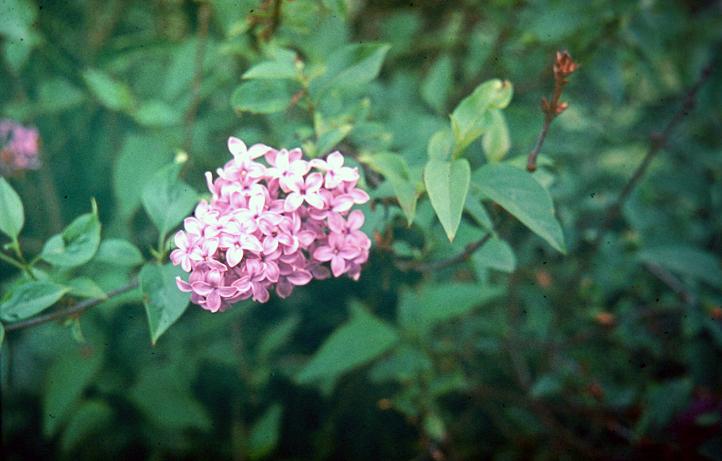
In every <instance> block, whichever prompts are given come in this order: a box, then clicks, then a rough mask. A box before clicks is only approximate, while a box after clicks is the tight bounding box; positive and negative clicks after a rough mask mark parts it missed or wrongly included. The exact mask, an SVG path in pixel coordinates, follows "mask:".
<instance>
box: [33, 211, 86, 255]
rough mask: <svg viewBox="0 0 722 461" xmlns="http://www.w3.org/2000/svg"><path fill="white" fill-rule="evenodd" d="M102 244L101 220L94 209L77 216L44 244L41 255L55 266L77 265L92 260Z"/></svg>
mask: <svg viewBox="0 0 722 461" xmlns="http://www.w3.org/2000/svg"><path fill="white" fill-rule="evenodd" d="M99 245H100V221H98V215H97V213H96V212H95V211H94V212H92V213H86V214H84V215H81V216H79V217H77V218H76V219H75V220H74V221H73V222H72V223H70V224H69V225H68V227H66V228H65V230H63V232H62V233H60V234H56V235H54V236H52V237H50V239H48V241H47V242H45V245H44V246H43V251H42V253H41V254H40V256H41V257H42V258H43V259H44V260H45V261H47V262H49V263H50V264H52V265H53V266H58V267H76V266H80V265H82V264H85V263H87V262H88V261H90V260H91V259H92V258H93V256H94V255H95V252H96V251H98V246H99Z"/></svg>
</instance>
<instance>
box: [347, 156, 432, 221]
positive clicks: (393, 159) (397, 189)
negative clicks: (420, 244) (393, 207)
mask: <svg viewBox="0 0 722 461" xmlns="http://www.w3.org/2000/svg"><path fill="white" fill-rule="evenodd" d="M361 161H362V162H364V163H366V164H367V165H369V166H370V167H371V168H372V169H373V170H374V171H376V172H378V173H381V174H382V175H383V176H384V177H385V178H386V180H387V181H388V182H389V183H390V184H391V187H392V188H393V189H394V194H395V195H396V198H397V199H398V200H399V205H400V206H401V209H402V210H403V212H404V214H405V215H406V222H407V223H408V225H409V226H410V225H411V223H413V222H414V217H415V215H416V202H417V201H418V198H419V193H418V192H417V190H416V183H415V181H413V180H412V179H411V172H410V170H409V166H408V164H407V163H406V159H404V158H403V157H402V156H400V155H398V154H392V153H390V152H382V153H379V154H375V155H366V156H362V158H361Z"/></svg>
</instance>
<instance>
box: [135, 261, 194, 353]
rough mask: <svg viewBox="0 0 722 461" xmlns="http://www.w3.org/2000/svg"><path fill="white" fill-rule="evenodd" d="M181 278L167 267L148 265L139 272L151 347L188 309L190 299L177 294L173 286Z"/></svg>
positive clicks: (170, 266)
mask: <svg viewBox="0 0 722 461" xmlns="http://www.w3.org/2000/svg"><path fill="white" fill-rule="evenodd" d="M182 274H185V273H184V272H183V271H182V270H181V269H179V268H177V267H175V266H173V265H171V264H166V265H164V266H160V265H158V264H154V263H149V264H146V265H145V266H143V269H141V271H140V276H139V279H140V289H141V291H142V293H143V304H145V312H146V314H147V315H148V328H149V329H150V338H151V341H152V342H153V344H155V343H156V341H158V338H160V336H161V335H162V334H163V333H164V332H165V331H166V330H167V329H168V328H169V327H170V326H171V325H173V324H174V323H175V322H176V321H177V320H178V319H179V318H180V316H181V315H183V312H185V310H186V307H188V302H189V301H190V295H189V294H188V293H183V292H182V291H180V290H179V289H178V287H177V286H176V282H175V279H176V277H177V276H180V275H182Z"/></svg>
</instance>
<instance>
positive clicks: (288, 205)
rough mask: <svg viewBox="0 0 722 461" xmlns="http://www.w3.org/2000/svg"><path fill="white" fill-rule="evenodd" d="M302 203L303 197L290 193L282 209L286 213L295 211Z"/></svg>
mask: <svg viewBox="0 0 722 461" xmlns="http://www.w3.org/2000/svg"><path fill="white" fill-rule="evenodd" d="M302 203H303V195H301V194H299V193H296V192H292V193H290V194H288V196H287V197H286V201H285V202H284V203H283V209H284V210H286V211H287V212H290V211H296V210H297V209H298V207H300V206H301V204H302Z"/></svg>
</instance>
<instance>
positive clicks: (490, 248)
mask: <svg viewBox="0 0 722 461" xmlns="http://www.w3.org/2000/svg"><path fill="white" fill-rule="evenodd" d="M472 259H473V261H474V264H476V266H477V267H483V268H489V269H496V270H498V271H502V272H509V273H511V272H514V270H515V269H516V256H515V255H514V250H512V248H511V246H509V244H508V243H506V242H505V241H504V240H500V239H496V238H492V239H489V241H488V242H486V243H485V244H484V246H482V247H481V248H479V249H478V250H476V251H475V252H474V254H473V255H472Z"/></svg>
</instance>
